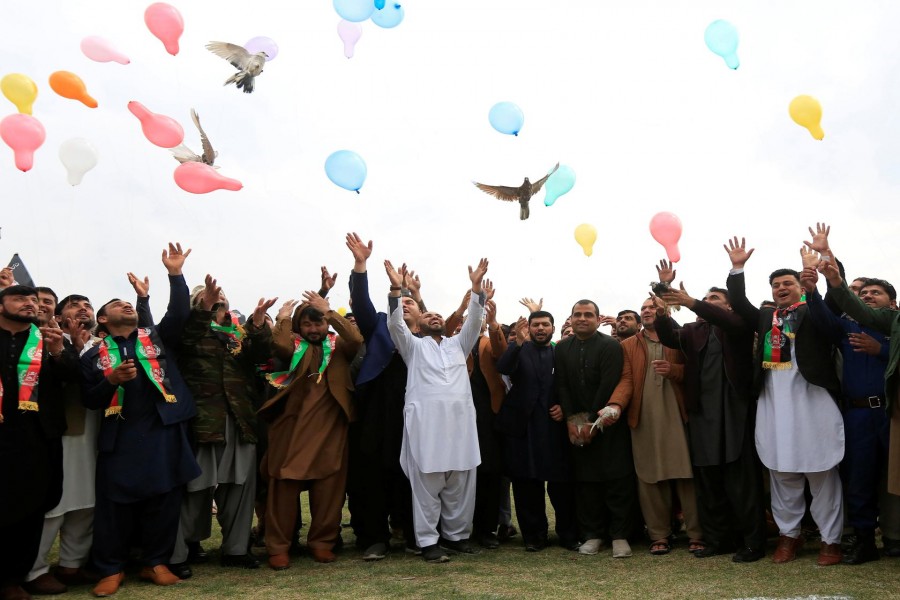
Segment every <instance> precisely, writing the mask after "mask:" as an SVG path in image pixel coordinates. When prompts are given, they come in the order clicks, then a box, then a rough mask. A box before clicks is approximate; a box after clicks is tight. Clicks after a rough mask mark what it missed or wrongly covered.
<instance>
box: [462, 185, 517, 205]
mask: <svg viewBox="0 0 900 600" xmlns="http://www.w3.org/2000/svg"><path fill="white" fill-rule="evenodd" d="M472 183H474V184H475V187H477V188H478V189H479V190H481V191H482V192H484V193H485V194H490V195H491V196H493V197H494V198H499V199H500V200H506V201H507V202H518V201H519V190H518V189H516V188H514V187H509V186H506V185H487V184H484V183H478V182H477V181H473V182H472Z"/></svg>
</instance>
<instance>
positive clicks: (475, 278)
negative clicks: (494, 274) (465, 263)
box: [469, 258, 488, 294]
mask: <svg viewBox="0 0 900 600" xmlns="http://www.w3.org/2000/svg"><path fill="white" fill-rule="evenodd" d="M487 270H488V259H486V258H482V259H481V260H479V261H478V266H477V267H475V268H474V269H473V268H472V267H469V280H470V281H471V282H472V291H473V292H475V293H476V294H480V293H481V291H482V287H481V282H482V280H483V279H484V276H485V274H486V273H487Z"/></svg>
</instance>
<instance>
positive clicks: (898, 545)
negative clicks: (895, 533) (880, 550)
mask: <svg viewBox="0 0 900 600" xmlns="http://www.w3.org/2000/svg"><path fill="white" fill-rule="evenodd" d="M881 543H882V544H884V555H885V556H890V557H892V558H897V557H900V540H892V539H891V538H886V537H884V536H881Z"/></svg>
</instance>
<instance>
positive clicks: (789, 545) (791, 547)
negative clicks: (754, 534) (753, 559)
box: [772, 535, 806, 563]
mask: <svg viewBox="0 0 900 600" xmlns="http://www.w3.org/2000/svg"><path fill="white" fill-rule="evenodd" d="M805 542H806V540H805V539H804V538H803V536H802V535H801V536H799V537H796V538H792V537H788V536H786V535H782V536H779V537H778V547H777V548H776V549H775V554H773V555H772V562H773V563H786V562H791V561H792V560H794V559H795V558H797V552H799V551H800V548H802V547H803V544H804V543H805Z"/></svg>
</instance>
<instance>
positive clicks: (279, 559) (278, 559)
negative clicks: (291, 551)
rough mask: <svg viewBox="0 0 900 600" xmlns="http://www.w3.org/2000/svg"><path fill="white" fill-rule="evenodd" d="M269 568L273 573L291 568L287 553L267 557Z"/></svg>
mask: <svg viewBox="0 0 900 600" xmlns="http://www.w3.org/2000/svg"><path fill="white" fill-rule="evenodd" d="M269 566H270V567H272V569H274V570H275V571H284V570H285V569H287V568H288V567H290V566H291V559H290V557H289V556H288V554H287V552H285V553H284V554H272V555H271V556H269Z"/></svg>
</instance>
